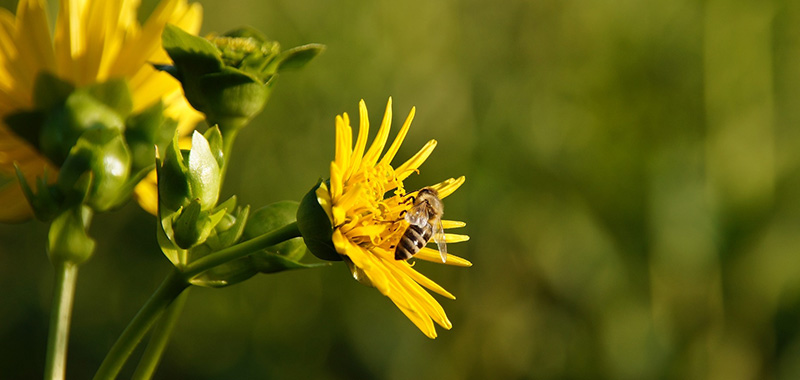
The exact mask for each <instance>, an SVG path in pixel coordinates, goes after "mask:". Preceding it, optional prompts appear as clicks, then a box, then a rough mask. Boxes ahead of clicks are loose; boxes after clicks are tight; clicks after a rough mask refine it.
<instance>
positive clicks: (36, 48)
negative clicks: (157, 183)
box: [0, 0, 202, 221]
mask: <svg viewBox="0 0 800 380" xmlns="http://www.w3.org/2000/svg"><path fill="white" fill-rule="evenodd" d="M60 4H61V10H60V11H59V14H58V16H57V19H56V23H55V33H54V34H53V36H52V37H51V34H50V31H49V27H48V24H49V23H48V21H47V15H46V12H45V9H46V8H47V4H46V2H45V1H44V0H20V2H19V5H18V6H17V13H16V16H15V15H12V14H11V13H10V12H9V11H7V10H5V9H0V26H2V27H0V120H5V118H6V117H7V116H9V115H12V114H15V113H17V112H20V111H27V110H31V109H33V108H34V106H35V95H36V88H35V87H36V81H37V79H38V78H39V77H40V75H41V74H43V73H47V74H50V75H54V76H56V77H57V78H59V79H60V80H62V81H64V82H67V83H69V84H71V85H72V86H75V87H77V88H81V87H84V86H87V85H91V84H93V83H98V82H105V81H108V80H111V79H115V78H124V79H126V80H127V82H128V85H129V87H130V91H131V94H132V103H133V104H132V108H133V112H134V113H138V112H141V111H143V110H145V109H147V108H148V107H150V106H151V105H153V104H154V103H156V102H158V101H159V100H161V101H163V103H164V105H165V109H164V113H165V114H166V115H167V116H169V117H171V118H174V119H176V120H178V124H179V125H178V128H179V129H181V130H182V131H186V130H188V129H191V128H192V127H193V126H194V125H195V124H196V123H197V122H198V121H199V120H201V118H202V117H201V115H200V114H199V113H197V112H196V111H194V110H193V109H191V107H190V106H189V105H188V103H187V102H186V101H185V99H184V98H183V96H182V94H181V91H180V84H179V83H178V82H177V81H175V80H174V79H173V78H171V77H170V76H169V75H167V74H165V73H161V72H159V71H157V70H155V69H154V68H153V67H151V65H150V64H149V62H153V61H162V62H163V61H165V60H167V59H168V57H167V55H166V53H165V52H164V51H163V49H162V48H161V32H162V30H163V29H164V25H166V24H167V23H172V24H176V25H178V26H180V27H181V28H183V29H185V30H188V31H190V32H192V33H197V31H198V30H199V28H200V21H201V18H202V9H201V7H200V5H199V4H191V5H190V4H188V3H187V1H186V0H163V1H161V3H160V4H159V5H158V7H157V8H156V9H155V11H154V12H153V14H152V15H151V16H150V18H149V19H148V20H147V21H146V22H145V23H144V24H143V25H139V23H138V22H137V14H136V8H137V7H138V5H139V2H138V1H106V0H86V1H77V0H62V1H61V3H60ZM15 162H16V163H17V164H18V165H19V167H20V169H21V172H23V173H24V174H25V177H26V179H27V180H29V181H30V180H33V179H34V178H36V177H40V176H42V174H43V173H44V171H45V169H47V171H48V172H50V174H51V175H50V176H49V177H50V178H52V179H55V178H56V177H57V176H55V175H52V174H53V173H55V172H57V169H56V168H55V165H54V164H53V163H52V162H50V161H49V160H48V159H47V158H45V156H44V155H42V154H41V152H39V151H38V150H37V149H36V148H34V147H33V146H31V145H30V144H29V143H28V142H27V141H26V140H24V139H23V138H22V137H21V136H20V135H18V134H17V133H15V132H14V131H12V130H11V128H9V126H8V125H7V124H6V123H5V121H0V175H2V176H6V177H9V176H11V175H12V174H13V173H14V166H13V165H14V163H15ZM147 190H151V192H150V194H153V193H154V190H153V189H148V188H143V189H141V190H138V189H137V193H140V194H147V193H148V192H147ZM151 196H152V195H145V196H144V198H143V199H142V198H141V197H140V201H143V202H142V203H143V204H144V205H145V206H144V207H145V208H146V209H148V208H149V209H150V210H149V211H151V212H155V201H154V200H153V199H150V198H151ZM0 204H3V207H2V208H0V220H2V221H13V220H20V219H24V218H27V217H29V216H30V215H31V210H30V207H29V206H28V205H27V203H26V202H25V201H24V197H23V194H22V191H21V189H20V187H19V185H18V184H17V183H9V184H7V185H5V186H3V187H0Z"/></svg>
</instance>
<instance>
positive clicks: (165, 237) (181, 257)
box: [156, 167, 188, 269]
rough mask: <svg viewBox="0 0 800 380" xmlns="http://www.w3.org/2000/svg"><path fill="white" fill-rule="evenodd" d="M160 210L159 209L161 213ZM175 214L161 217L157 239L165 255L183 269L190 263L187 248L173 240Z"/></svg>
mask: <svg viewBox="0 0 800 380" xmlns="http://www.w3.org/2000/svg"><path fill="white" fill-rule="evenodd" d="M156 168H157V167H156ZM157 170H158V169H156V171H157ZM160 212H161V211H160V210H159V215H160ZM173 216H174V215H169V216H166V217H163V218H161V220H160V221H159V223H158V229H157V231H156V240H157V241H158V246H159V247H161V252H164V256H166V257H167V259H169V261H170V262H171V263H172V265H174V266H175V267H176V268H178V269H182V268H183V267H184V266H186V264H188V254H187V251H186V250H185V249H182V248H180V247H178V246H177V245H176V244H175V242H174V241H172V236H174V235H175V232H174V231H173V228H172V219H173Z"/></svg>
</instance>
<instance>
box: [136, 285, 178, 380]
mask: <svg viewBox="0 0 800 380" xmlns="http://www.w3.org/2000/svg"><path fill="white" fill-rule="evenodd" d="M190 289H191V288H188V289H186V290H185V291H184V292H183V293H181V294H180V295H179V296H178V298H176V299H175V301H174V302H172V304H170V305H169V307H167V311H166V312H165V314H164V316H163V317H161V319H160V320H159V321H158V322H157V323H156V326H155V327H154V328H153V334H152V335H151V336H150V342H148V343H147V348H145V350H144V353H143V354H142V358H141V359H139V365H138V366H137V367H136V371H135V372H134V373H133V379H135V380H147V379H150V378H152V377H153V374H154V373H155V371H156V368H157V367H158V363H159V362H160V361H161V356H162V355H163V354H164V349H166V348H167V342H169V338H170V336H171V335H172V330H173V329H174V328H175V325H176V324H177V323H178V319H180V315H181V312H183V306H184V305H185V304H186V299H187V298H189V290H190Z"/></svg>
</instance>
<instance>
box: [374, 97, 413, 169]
mask: <svg viewBox="0 0 800 380" xmlns="http://www.w3.org/2000/svg"><path fill="white" fill-rule="evenodd" d="M416 112H417V108H416V107H412V108H411V112H409V113H408V116H407V117H406V121H405V122H404V123H403V126H402V127H401V128H400V132H397V136H396V137H395V138H394V141H393V142H392V145H391V146H389V150H387V151H386V154H385V155H384V156H383V158H381V161H380V163H379V164H380V165H389V164H391V163H392V160H393V159H394V156H395V155H396V154H397V151H398V150H399V149H400V145H402V144H403V140H405V138H406V134H408V129H409V128H411V122H412V121H413V120H414V114H415V113H416Z"/></svg>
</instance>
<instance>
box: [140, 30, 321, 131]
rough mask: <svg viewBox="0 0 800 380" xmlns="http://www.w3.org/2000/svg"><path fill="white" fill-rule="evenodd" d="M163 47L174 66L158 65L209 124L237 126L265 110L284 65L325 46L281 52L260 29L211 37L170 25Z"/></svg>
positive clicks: (292, 64)
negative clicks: (173, 80)
mask: <svg viewBox="0 0 800 380" xmlns="http://www.w3.org/2000/svg"><path fill="white" fill-rule="evenodd" d="M162 44H163V46H164V49H165V50H166V51H167V53H168V54H169V56H170V58H172V60H173V62H174V65H156V66H155V67H156V68H157V69H159V70H163V71H166V72H168V73H170V74H171V75H173V76H174V77H175V78H177V79H178V80H179V81H180V82H181V84H182V85H183V89H184V94H185V95H186V99H187V100H188V101H189V103H190V104H191V105H192V106H193V107H194V108H195V109H197V110H198V111H200V112H203V113H204V114H205V115H206V118H207V119H208V122H209V124H211V125H214V124H217V125H219V127H220V128H221V129H223V131H225V130H228V129H230V130H238V129H239V128H242V127H243V126H244V125H246V124H247V123H248V122H249V121H250V120H251V119H252V118H253V117H254V116H255V115H256V114H258V113H259V112H261V110H262V109H263V108H264V105H265V104H266V102H267V100H268V98H269V95H270V92H271V90H272V84H273V79H274V78H275V75H276V74H277V73H278V71H280V69H281V68H292V67H301V66H303V65H304V64H305V63H307V62H308V61H309V60H311V59H312V58H313V57H315V56H316V55H318V54H319V53H320V52H322V50H324V47H323V46H322V45H317V44H312V45H305V46H301V47H298V48H294V49H290V50H288V51H286V52H283V53H281V52H280V45H279V44H278V43H277V42H275V41H269V40H267V39H266V38H265V37H264V36H263V35H262V34H261V33H259V32H258V31H256V30H253V29H250V28H241V29H237V30H234V31H231V32H229V33H226V34H224V35H222V36H217V37H212V38H211V40H210V41H209V40H206V39H204V38H202V37H197V36H193V35H191V34H189V33H186V32H184V31H183V30H181V29H180V28H178V27H175V26H172V25H167V26H166V28H165V29H164V33H163V34H162Z"/></svg>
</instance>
